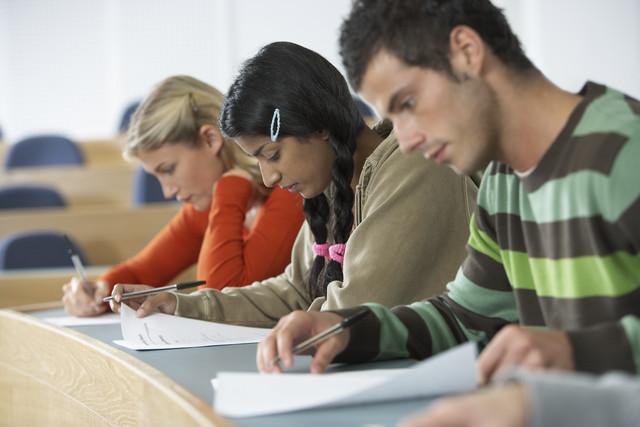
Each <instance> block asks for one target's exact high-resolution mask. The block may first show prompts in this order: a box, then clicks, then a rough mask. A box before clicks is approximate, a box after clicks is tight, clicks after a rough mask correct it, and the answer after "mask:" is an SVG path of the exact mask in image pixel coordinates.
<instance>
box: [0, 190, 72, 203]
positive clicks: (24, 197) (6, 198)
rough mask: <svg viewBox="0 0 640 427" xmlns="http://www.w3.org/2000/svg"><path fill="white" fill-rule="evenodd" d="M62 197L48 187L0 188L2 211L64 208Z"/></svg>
mask: <svg viewBox="0 0 640 427" xmlns="http://www.w3.org/2000/svg"><path fill="white" fill-rule="evenodd" d="M66 205H67V204H66V202H65V200H64V198H63V197H62V195H61V194H60V193H59V192H58V191H57V190H55V189H54V188H52V187H48V186H46V185H5V186H0V209H33V208H64V207H65V206H66Z"/></svg>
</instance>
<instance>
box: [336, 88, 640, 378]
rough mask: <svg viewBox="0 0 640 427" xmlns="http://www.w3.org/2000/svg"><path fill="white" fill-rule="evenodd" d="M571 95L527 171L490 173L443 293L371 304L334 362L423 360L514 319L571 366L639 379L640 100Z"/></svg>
mask: <svg viewBox="0 0 640 427" xmlns="http://www.w3.org/2000/svg"><path fill="white" fill-rule="evenodd" d="M580 95H582V96H583V99H582V101H581V102H580V103H579V104H578V106H577V107H576V108H575V109H574V111H573V112H572V114H571V116H570V118H569V120H568V121H567V123H566V125H565V127H564V128H563V130H562V131H561V133H560V135H558V137H557V138H556V140H555V141H554V142H553V144H552V145H551V146H550V148H549V149H548V150H547V152H546V153H545V154H544V156H543V158H542V159H541V161H540V162H539V163H538V165H537V166H536V168H535V170H534V171H533V172H532V173H530V174H528V175H526V176H522V177H519V176H518V175H517V174H515V172H514V170H513V169H512V168H511V167H510V166H508V165H506V164H502V163H498V162H493V163H491V164H490V165H489V166H488V168H487V170H486V171H485V175H484V178H483V180H482V184H481V186H480V191H479V193H478V205H477V209H476V212H475V214H474V217H473V219H472V220H471V224H470V230H471V232H470V237H469V241H468V245H467V252H468V254H467V258H466V259H465V261H464V262H463V264H462V266H461V267H460V269H459V271H458V273H457V275H456V278H455V279H454V281H453V282H451V283H449V284H448V286H447V289H448V292H447V293H446V294H445V295H441V296H438V297H435V298H431V299H429V300H427V301H421V302H416V303H414V304H411V305H408V306H400V307H395V308H393V309H392V310H389V309H386V308H384V307H382V306H380V305H376V304H368V306H369V307H370V309H371V310H372V311H373V313H374V314H375V316H368V318H367V319H366V320H363V321H362V322H361V323H359V324H358V325H356V326H354V327H353V330H352V334H351V336H352V340H351V342H350V343H349V346H348V348H347V349H346V350H345V352H343V353H342V354H341V355H340V356H339V360H341V361H355V360H358V361H363V360H368V359H373V358H378V359H384V358H393V357H413V358H424V357H428V356H430V355H432V354H435V353H438V352H440V351H443V350H446V349H448V348H450V347H452V346H455V345H457V344H459V343H461V342H464V341H467V340H474V341H478V342H479V343H481V345H486V344H487V343H488V341H489V340H490V339H491V338H492V337H493V335H495V333H496V332H497V331H498V330H499V329H500V328H502V327H503V326H504V325H506V324H509V323H520V324H522V325H527V326H540V327H547V328H553V329H559V330H564V331H567V332H568V336H569V339H570V341H571V344H572V346H573V352H574V359H575V360H574V361H575V365H576V369H578V370H583V371H590V372H604V371H607V370H612V369H617V370H626V371H631V372H640V369H639V368H640V317H639V316H640V255H639V254H640V103H639V102H638V101H637V100H634V99H632V98H630V97H628V96H625V95H624V94H622V93H620V92H618V91H616V90H613V89H610V88H607V87H605V86H601V85H598V84H595V83H591V82H588V83H587V84H586V85H585V87H584V88H583V89H582V91H581V92H580ZM341 314H344V315H348V314H350V311H344V312H341Z"/></svg>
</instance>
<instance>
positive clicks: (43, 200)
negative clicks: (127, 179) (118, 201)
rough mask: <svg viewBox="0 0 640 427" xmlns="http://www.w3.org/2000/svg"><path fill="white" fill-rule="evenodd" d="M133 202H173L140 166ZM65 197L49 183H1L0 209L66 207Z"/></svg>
mask: <svg viewBox="0 0 640 427" xmlns="http://www.w3.org/2000/svg"><path fill="white" fill-rule="evenodd" d="M131 186H132V188H131V190H132V191H131V202H132V205H133V206H135V207H140V206H143V205H146V204H150V203H166V202H173V201H175V198H171V199H165V198H164V194H163V192H162V187H161V186H160V183H159V182H158V180H157V179H156V177H155V176H153V175H151V174H149V173H147V172H146V171H145V170H144V169H143V168H142V167H139V168H138V169H137V170H136V171H135V172H134V174H133V179H132V183H131ZM66 206H67V203H66V202H65V199H64V197H63V196H62V194H60V192H59V191H58V190H56V189H55V188H54V187H52V186H50V185H47V184H35V183H26V184H22V183H16V184H4V185H3V184H0V209H32V208H40V207H66Z"/></svg>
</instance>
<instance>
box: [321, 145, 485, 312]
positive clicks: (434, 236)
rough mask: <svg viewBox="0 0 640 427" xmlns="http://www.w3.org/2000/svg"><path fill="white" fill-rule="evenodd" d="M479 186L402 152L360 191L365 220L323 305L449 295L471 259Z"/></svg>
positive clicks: (389, 304)
mask: <svg viewBox="0 0 640 427" xmlns="http://www.w3.org/2000/svg"><path fill="white" fill-rule="evenodd" d="M476 191H477V190H476V186H475V184H473V182H472V181H471V180H470V179H469V178H466V177H461V176H458V175H456V174H455V173H454V172H453V171H452V170H451V169H449V168H447V167H445V166H439V165H437V164H436V163H434V162H431V161H426V160H425V159H424V158H423V157H422V156H419V155H404V154H401V153H400V152H399V150H395V151H394V152H393V154H391V155H390V156H389V158H388V159H386V160H385V161H384V164H383V165H381V166H380V167H379V168H377V169H376V170H375V172H374V173H373V174H372V175H371V178H370V182H369V185H368V186H367V189H366V192H365V193H364V194H359V195H358V197H362V198H363V201H364V203H363V205H362V212H361V214H360V215H361V216H362V218H361V222H360V223H359V224H358V226H357V227H356V229H355V230H354V232H353V233H352V234H351V236H350V238H349V241H348V243H347V249H346V254H345V260H344V264H343V269H344V270H343V273H344V275H343V277H344V281H342V282H338V281H335V282H332V283H330V284H329V287H328V289H327V298H326V301H323V304H322V307H321V309H322V310H335V309H342V308H346V307H351V306H354V305H357V304H362V303H364V302H376V303H380V304H382V305H385V306H387V307H392V306H395V305H400V304H409V303H411V302H413V301H418V300H421V299H425V298H427V297H431V296H433V295H437V294H440V293H442V292H443V290H444V289H445V285H446V284H447V282H449V281H450V280H451V279H453V277H454V276H455V273H456V271H457V269H458V267H459V265H460V263H461V262H462V260H463V259H464V256H465V244H466V241H467V237H468V231H469V220H470V218H471V213H472V212H473V209H474V206H475V197H476ZM357 203H358V200H356V204H357ZM356 219H358V218H356ZM314 305H315V304H314ZM312 308H314V307H312Z"/></svg>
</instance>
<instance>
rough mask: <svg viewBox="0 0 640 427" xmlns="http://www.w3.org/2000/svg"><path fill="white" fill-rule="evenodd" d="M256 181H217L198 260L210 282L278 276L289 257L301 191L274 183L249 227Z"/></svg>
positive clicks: (210, 284) (299, 218) (201, 273)
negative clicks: (253, 188) (249, 209)
mask: <svg viewBox="0 0 640 427" xmlns="http://www.w3.org/2000/svg"><path fill="white" fill-rule="evenodd" d="M252 191H253V190H252V184H251V182H249V181H248V180H246V179H244V178H241V177H237V176H228V177H223V178H221V179H220V180H219V181H218V184H217V186H216V191H215V195H214V197H213V201H212V203H211V214H210V216H209V226H208V228H207V231H206V232H205V237H204V240H203V243H202V250H201V252H200V258H199V260H198V278H200V279H205V280H207V285H206V287H210V288H216V289H222V288H223V287H225V286H244V285H247V284H250V283H252V282H255V281H257V280H263V279H267V278H269V277H273V276H276V275H278V274H280V273H282V272H283V271H284V268H285V267H286V266H287V265H288V264H289V262H290V260H291V248H292V247H293V242H294V241H295V238H296V236H297V234H298V231H299V229H300V226H301V225H302V221H303V220H304V215H303V211H302V198H301V197H300V196H299V195H298V194H294V193H289V192H288V191H286V190H282V189H280V188H276V189H274V190H273V191H271V193H270V194H269V196H268V197H267V199H266V200H265V202H264V204H263V205H262V206H261V207H260V208H259V210H258V213H257V216H256V219H255V221H254V224H253V226H252V228H251V230H249V232H248V233H247V232H246V230H245V228H244V221H245V215H246V211H247V207H248V204H249V201H250V198H251V195H252Z"/></svg>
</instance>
